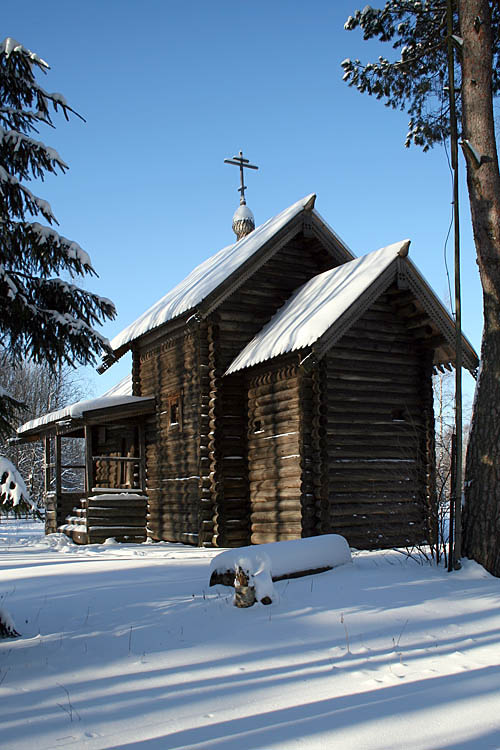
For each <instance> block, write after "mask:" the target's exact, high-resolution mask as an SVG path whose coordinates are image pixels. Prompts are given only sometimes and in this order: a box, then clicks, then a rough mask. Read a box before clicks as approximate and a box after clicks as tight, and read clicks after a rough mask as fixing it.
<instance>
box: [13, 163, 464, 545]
mask: <svg viewBox="0 0 500 750" xmlns="http://www.w3.org/2000/svg"><path fill="white" fill-rule="evenodd" d="M240 157H241V155H240ZM235 158H236V157H235ZM242 187H243V184H242ZM241 192H242V202H241V205H240V208H239V209H238V210H237V211H236V213H235V216H234V219H233V228H234V230H235V232H236V234H237V237H238V239H237V241H236V243H235V244H233V245H230V246H229V247H226V248H224V249H223V250H220V251H219V252H218V253H216V254H215V255H213V256H212V257H210V258H209V259H208V260H207V261H205V262H204V263H202V264H201V265H200V266H198V267H197V268H196V269H194V270H193V271H192V272H191V273H190V274H189V276H188V277H187V278H186V279H185V280H184V281H182V282H181V283H180V284H178V285H177V286H176V287H175V288H174V289H172V290H171V291H170V292H168V293H167V294H166V295H165V296H164V297H163V298H162V299H160V300H159V301H158V302H157V303H156V304H154V305H153V306H152V307H151V308H150V309H149V310H147V311H146V312H145V313H144V314H143V315H142V316H141V317H140V318H139V319H138V320H136V321H135V322H134V323H132V324H131V325H130V326H128V327H127V328H125V330H124V331H122V333H120V334H119V335H118V336H116V337H115V339H113V341H112V342H111V345H112V348H113V352H114V357H113V358H111V357H109V358H108V360H107V361H106V362H105V363H104V367H109V366H111V365H112V363H113V361H115V360H116V359H118V358H119V357H121V356H122V355H123V354H124V353H125V352H127V351H129V350H130V351H131V353H132V372H131V378H129V379H128V387H127V384H122V386H121V388H118V389H117V390H115V391H113V390H112V391H110V392H108V393H107V394H106V395H105V396H104V397H102V398H101V399H94V400H92V401H88V402H80V403H79V404H75V405H72V406H71V407H68V408H67V409H63V410H60V411H58V412H54V413H52V414H48V415H45V416H44V417H42V418H40V419H37V420H33V421H32V422H29V423H27V424H25V425H23V426H22V427H21V428H20V429H19V436H20V438H21V439H23V440H33V439H43V440H44V441H45V450H46V502H47V531H48V532H49V531H55V530H57V529H59V530H62V531H65V532H66V533H68V534H69V535H70V536H72V537H73V539H74V540H75V541H77V542H80V543H92V542H100V541H103V540H104V539H105V538H107V537H115V538H116V539H118V540H119V541H141V540H144V539H146V536H147V537H149V538H150V539H152V540H153V541H157V540H166V541H173V542H183V543H188V544H195V545H203V546H217V547H236V546H241V545H247V544H250V543H252V544H259V543H263V542H273V541H278V540H285V539H295V538H299V537H306V536H311V535H316V534H326V533H332V532H335V533H340V534H342V535H344V536H345V537H346V538H347V540H348V542H349V544H350V545H351V546H354V547H358V548H362V549H371V548H377V547H392V546H407V545H412V544H415V543H421V542H424V541H432V540H433V538H434V537H435V533H436V531H435V527H434V525H435V520H434V519H435V513H434V510H435V489H434V479H435V477H434V473H435V449H434V414H433V391H432V375H433V372H435V371H436V368H438V369H442V368H443V367H445V368H448V369H449V368H450V367H451V366H452V365H453V363H454V359H455V350H454V347H455V324H454V321H453V319H452V318H451V316H450V314H449V313H448V311H447V310H446V308H445V307H444V306H443V304H442V303H441V302H440V301H439V299H438V298H437V297H436V295H435V294H434V293H433V291H432V289H431V288H430V287H429V285H428V284H427V283H426V281H425V280H424V278H423V277H422V276H421V274H420V273H419V271H418V270H417V268H416V267H415V266H414V265H413V263H412V262H411V260H410V259H409V257H408V248H409V244H410V243H409V241H408V240H405V241H403V242H398V243H396V244H393V245H390V246H388V247H385V248H382V249H380V250H377V251H375V252H372V253H370V254H369V255H365V256H362V257H360V258H355V257H354V256H353V255H352V253H351V252H350V250H349V249H348V248H347V247H346V245H345V244H344V243H343V242H342V240H341V239H340V238H339V237H338V236H337V235H336V234H335V232H334V231H333V230H332V229H331V228H330V227H329V226H328V224H327V223H326V222H325V221H324V220H323V219H322V218H321V216H320V214H319V213H318V212H317V211H316V210H315V208H314V203H315V196H314V195H308V196H307V197H305V198H303V199H302V200H299V201H297V203H295V204H294V205H292V206H290V207H289V208H286V209H285V210H284V211H282V212H281V213H280V214H278V215H277V216H275V217H274V218H272V219H270V220H269V221H267V222H265V223H264V224H262V225H261V226H259V227H257V228H254V222H253V216H252V213H251V211H250V210H249V209H248V207H247V206H246V204H245V200H244V193H243V191H241ZM463 363H464V366H465V367H467V369H469V370H470V371H471V372H472V373H473V374H474V373H475V372H476V368H477V366H478V359H477V355H476V353H475V352H474V350H473V348H472V347H471V345H470V344H469V342H468V341H467V340H466V339H465V338H463ZM68 437H72V438H74V437H81V438H83V439H84V440H85V462H84V466H83V469H84V472H85V488H84V490H83V491H82V492H81V493H79V494H78V495H75V494H74V493H68V492H66V491H65V489H64V486H63V474H64V466H63V465H62V460H61V455H62V454H61V443H62V441H63V440H64V439H66V438H68Z"/></svg>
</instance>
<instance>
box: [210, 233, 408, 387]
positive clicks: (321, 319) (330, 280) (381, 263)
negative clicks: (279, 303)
mask: <svg viewBox="0 0 500 750" xmlns="http://www.w3.org/2000/svg"><path fill="white" fill-rule="evenodd" d="M409 246H410V240H402V241H400V242H395V243H393V244H392V245H388V246H387V247H383V248H380V249H379V250H375V251H374V252H372V253H369V254H368V255H364V256H362V257H361V258H356V259H355V260H351V261H349V262H348V263H344V264H343V265H341V266H338V267H337V268H333V269H331V270H329V271H324V272H323V273H320V274H318V275H317V276H314V277H313V278H312V279H310V280H309V281H308V282H306V283H305V284H304V285H303V286H301V287H300V288H299V289H297V291H296V292H294V294H293V295H292V296H291V297H290V299H289V300H287V302H285V304H284V305H283V307H281V308H280V309H279V310H278V311H277V312H276V314H275V315H274V316H273V317H272V318H271V320H270V321H269V323H267V324H266V325H265V326H264V327H263V328H262V329H261V330H260V331H259V333H257V334H256V335H255V336H254V338H253V339H252V341H250V342H249V343H248V344H247V346H246V347H245V348H244V349H243V350H242V351H241V352H240V353H239V354H238V356H237V357H236V359H234V360H233V362H232V363H231V365H230V366H229V367H228V369H227V371H226V373H225V374H226V375H229V374H231V373H233V372H237V371H238V370H242V369H244V368H247V367H252V366H253V365H256V364H259V363H261V362H265V361H266V360H268V359H272V358H273V357H277V356H279V355H280V354H286V353H287V352H292V351H295V350H297V349H302V348H304V347H307V346H311V345H312V344H314V343H315V342H316V341H317V340H318V339H319V338H320V337H321V336H322V335H323V334H324V333H325V332H326V331H327V330H328V329H329V328H330V327H331V326H332V325H333V324H334V323H335V322H336V321H337V320H338V319H339V318H340V316H341V315H342V314H343V313H345V312H346V311H347V310H348V309H349V308H350V307H351V305H352V304H353V303H354V302H356V300H357V299H358V298H359V297H360V295H361V294H363V292H364V291H366V289H368V287H369V286H370V285H371V284H372V283H373V282H374V281H375V280H376V279H377V278H378V277H379V276H380V275H381V274H382V273H383V272H384V271H385V270H386V269H387V268H388V267H389V266H390V265H391V263H393V262H394V261H396V259H397V258H398V257H406V256H407V255H408V248H409Z"/></svg>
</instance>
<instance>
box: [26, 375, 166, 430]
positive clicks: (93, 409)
mask: <svg viewBox="0 0 500 750" xmlns="http://www.w3.org/2000/svg"><path fill="white" fill-rule="evenodd" d="M153 405H154V397H151V396H132V378H131V376H130V375H127V377H125V378H123V380H121V381H120V382H119V383H117V384H116V385H114V386H113V387H112V388H110V389H109V390H108V391H106V392H105V393H103V395H102V396H98V397H97V398H91V399H85V400H83V401H77V402H75V403H74V404H69V405H68V406H64V407H63V408H62V409H56V410H55V411H51V412H48V413H47V414H43V415H42V416H41V417H37V418H36V419H31V420H30V421H29V422H25V424H23V425H21V426H20V427H18V428H17V434H18V436H19V437H20V438H25V437H35V436H36V435H39V434H42V433H44V432H48V431H49V430H50V429H51V428H54V427H57V426H58V425H61V426H63V425H66V426H68V427H70V426H72V425H74V426H75V427H77V426H78V425H79V424H82V423H89V422H101V423H102V422H103V420H105V419H106V418H107V417H109V418H110V420H111V419H112V417H115V418H120V417H127V416H136V415H138V414H141V413H147V412H149V411H150V410H151V409H152V407H153Z"/></svg>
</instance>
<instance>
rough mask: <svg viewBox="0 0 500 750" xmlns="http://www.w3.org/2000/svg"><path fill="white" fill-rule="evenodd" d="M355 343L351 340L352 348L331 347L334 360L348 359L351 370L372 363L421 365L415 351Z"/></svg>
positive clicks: (375, 364)
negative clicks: (371, 347) (380, 349)
mask: <svg viewBox="0 0 500 750" xmlns="http://www.w3.org/2000/svg"><path fill="white" fill-rule="evenodd" d="M355 343H356V342H354V341H353V347H352V348H349V347H346V348H340V347H338V346H337V347H335V348H334V349H332V353H333V354H334V356H335V358H336V360H337V361H338V362H340V361H341V360H345V361H348V362H349V364H350V367H351V369H352V370H357V369H359V370H363V369H364V368H365V367H366V366H367V365H368V364H370V365H371V364H372V363H373V365H374V367H377V366H378V365H394V366H401V367H408V368H410V367H414V368H418V367H419V366H421V360H420V357H419V356H418V354H416V353H413V352H411V353H410V351H401V352H387V351H375V350H370V349H368V348H367V347H366V346H362V345H361V344H360V345H359V346H358V347H355V346H354V344H355Z"/></svg>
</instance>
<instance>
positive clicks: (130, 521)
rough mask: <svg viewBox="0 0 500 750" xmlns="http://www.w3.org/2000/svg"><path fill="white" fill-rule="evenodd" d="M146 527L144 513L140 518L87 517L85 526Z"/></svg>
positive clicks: (119, 516) (125, 516) (116, 516)
mask: <svg viewBox="0 0 500 750" xmlns="http://www.w3.org/2000/svg"><path fill="white" fill-rule="evenodd" d="M145 525H146V513H144V514H143V515H142V516H127V515H123V516H122V515H115V516H111V517H110V516H97V515H91V516H87V526H88V527H91V526H112V527H115V526H127V527H128V526H138V527H141V528H142V527H143V526H145Z"/></svg>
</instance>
